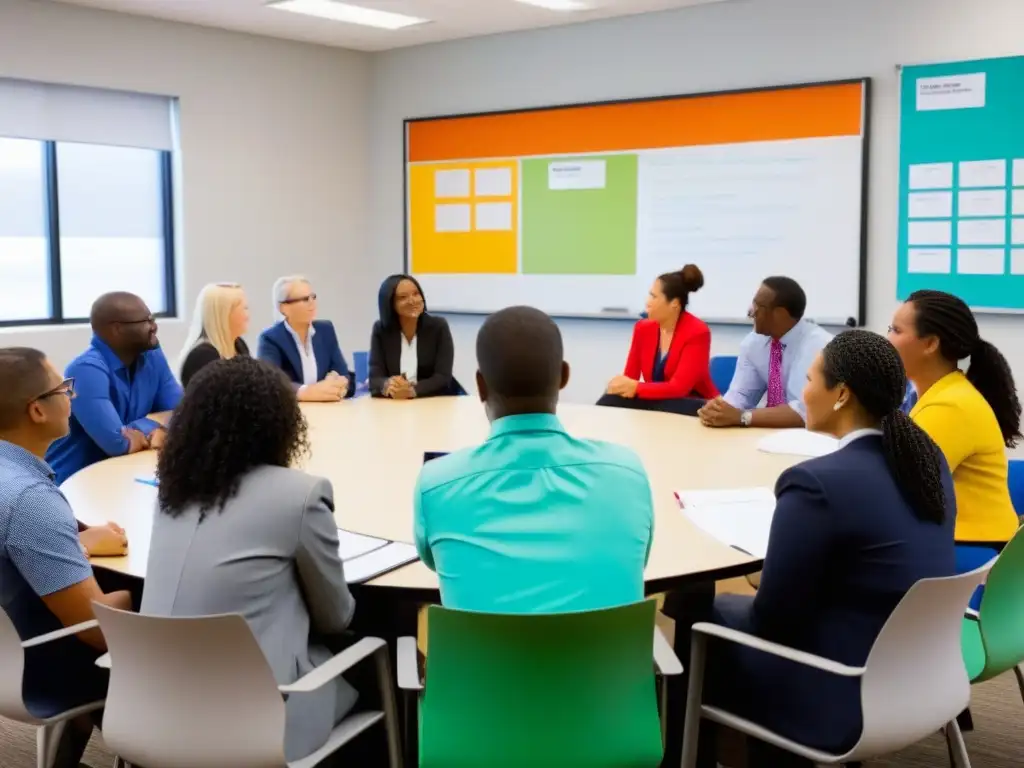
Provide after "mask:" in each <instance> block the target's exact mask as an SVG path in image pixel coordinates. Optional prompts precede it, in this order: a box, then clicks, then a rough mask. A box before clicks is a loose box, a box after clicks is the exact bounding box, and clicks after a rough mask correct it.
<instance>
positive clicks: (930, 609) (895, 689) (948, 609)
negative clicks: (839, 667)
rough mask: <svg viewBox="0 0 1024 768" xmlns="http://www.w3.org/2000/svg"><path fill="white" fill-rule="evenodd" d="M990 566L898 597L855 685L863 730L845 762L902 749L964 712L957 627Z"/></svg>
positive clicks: (967, 693) (965, 689) (966, 694)
mask: <svg viewBox="0 0 1024 768" xmlns="http://www.w3.org/2000/svg"><path fill="white" fill-rule="evenodd" d="M990 567H991V563H988V564H986V565H983V566H982V567H980V568H977V569H975V570H973V571H969V572H968V573H962V574H959V575H957V576H949V577H947V578H941V579H922V580H921V581H919V582H918V583H917V584H915V585H914V586H913V587H911V588H910V591H909V592H907V594H906V595H904V597H903V599H902V600H901V601H900V603H899V605H898V606H896V610H895V611H893V613H892V615H891V616H890V617H889V620H888V621H887V622H886V623H885V626H884V627H883V628H882V631H881V633H880V634H879V635H878V638H877V639H876V640H875V643H874V645H873V646H872V648H871V653H870V654H868V660H867V663H866V664H865V672H864V677H863V678H862V680H861V704H862V707H863V713H864V729H863V731H862V733H861V738H860V741H859V742H858V743H857V746H856V747H854V749H853V751H852V752H851V753H850V754H849V755H848V756H847V759H848V760H857V759H860V758H861V757H873V756H876V755H882V754H888V753H890V752H894V751H896V750H899V749H903V748H904V747H906V746H907V745H909V744H914V743H916V742H918V741H920V740H921V739H923V738H925V737H927V736H929V735H930V734H933V733H935V731H936V730H937V729H938V728H940V727H941V726H942V725H944V724H945V723H948V722H950V721H951V720H954V719H955V718H956V716H957V715H958V714H960V712H962V711H963V710H964V709H966V707H967V704H968V702H969V701H970V698H971V684H970V680H969V679H968V678H967V670H966V668H965V667H964V661H963V651H962V650H961V641H960V626H961V622H962V620H963V615H964V609H965V608H966V607H967V603H968V601H969V600H970V598H971V594H972V593H973V592H974V590H975V588H976V587H977V586H978V585H979V584H981V582H982V581H983V580H984V578H985V575H986V574H987V573H988V571H989V568H990Z"/></svg>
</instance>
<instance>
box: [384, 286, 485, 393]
mask: <svg viewBox="0 0 1024 768" xmlns="http://www.w3.org/2000/svg"><path fill="white" fill-rule="evenodd" d="M377 305H378V309H379V310H380V319H379V320H378V321H377V322H376V323H374V324H373V332H372V333H371V336H370V392H371V394H372V395H373V396H374V397H390V398H393V399H395V400H409V399H411V398H414V397H433V396H436V395H463V394H465V390H463V389H462V387H461V386H460V385H459V383H458V382H457V381H455V379H454V378H453V377H452V366H453V364H454V361H455V344H454V343H453V342H452V332H451V329H450V328H449V327H448V321H447V320H445V319H444V318H443V317H435V316H434V315H431V314H428V313H427V302H426V300H425V299H424V298H423V289H422V288H420V284H419V282H417V280H416V278H415V277H412V276H411V275H391V276H390V277H389V278H387V279H386V280H385V281H384V282H383V283H381V286H380V292H379V293H378V295H377Z"/></svg>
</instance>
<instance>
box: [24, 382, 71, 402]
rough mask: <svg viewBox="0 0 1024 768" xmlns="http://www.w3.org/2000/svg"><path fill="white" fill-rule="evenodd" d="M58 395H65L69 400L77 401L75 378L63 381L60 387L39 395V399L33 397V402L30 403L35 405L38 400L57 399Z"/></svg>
mask: <svg viewBox="0 0 1024 768" xmlns="http://www.w3.org/2000/svg"><path fill="white" fill-rule="evenodd" d="M56 395H65V396H66V397H67V398H68V400H74V399H75V380H74V378H70V379H64V381H62V382H61V383H60V386H57V387H54V388H53V389H51V390H49V391H47V392H43V394H41V395H38V396H37V397H33V398H32V399H31V400H29V402H30V403H34V402H36V401H37V400H46V399H48V398H51V397H55V396H56Z"/></svg>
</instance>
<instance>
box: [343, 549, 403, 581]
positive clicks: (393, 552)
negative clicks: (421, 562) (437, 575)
mask: <svg viewBox="0 0 1024 768" xmlns="http://www.w3.org/2000/svg"><path fill="white" fill-rule="evenodd" d="M417 559H419V555H418V554H417V552H416V547H414V546H413V545H412V544H405V543H403V542H401V541H392V542H389V543H388V544H385V545H384V546H383V547H381V548H380V549H375V550H373V551H372V552H368V553H367V554H365V555H360V556H359V557H356V558H353V559H352V560H346V561H345V581H347V582H348V583H349V584H362V583H363V582H364V581H369V580H370V579H373V578H376V577H377V576H380V575H381V574H384V573H387V572H388V571H393V570H395V568H399V567H401V566H403V565H406V564H407V563H411V562H413V561H414V560H417Z"/></svg>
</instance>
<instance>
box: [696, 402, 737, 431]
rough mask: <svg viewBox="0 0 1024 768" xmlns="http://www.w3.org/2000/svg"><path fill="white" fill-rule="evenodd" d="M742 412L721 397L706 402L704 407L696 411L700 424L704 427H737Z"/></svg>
mask: <svg viewBox="0 0 1024 768" xmlns="http://www.w3.org/2000/svg"><path fill="white" fill-rule="evenodd" d="M742 415H743V411H741V410H740V409H739V408H736V407H735V406H733V405H729V403H727V402H725V399H724V398H722V397H716V398H715V399H714V400H708V402H706V403H705V404H704V407H703V408H701V409H700V410H699V411H697V417H698V418H699V419H700V423H701V424H703V425H704V426H705V427H738V426H740V424H741V423H742V422H741V421H740V418H741V417H742Z"/></svg>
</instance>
